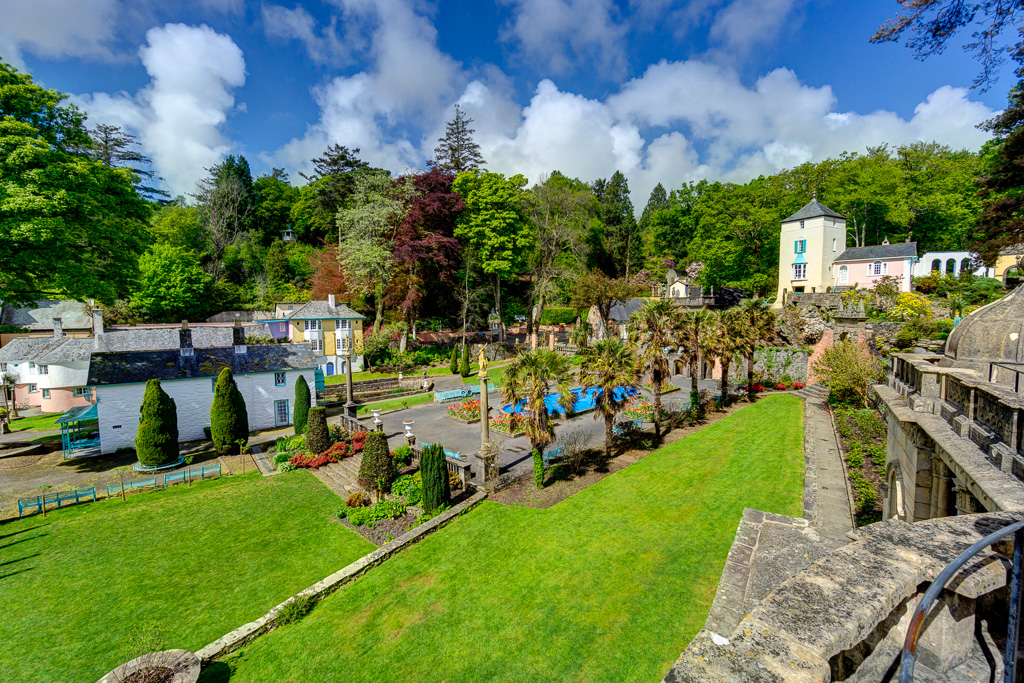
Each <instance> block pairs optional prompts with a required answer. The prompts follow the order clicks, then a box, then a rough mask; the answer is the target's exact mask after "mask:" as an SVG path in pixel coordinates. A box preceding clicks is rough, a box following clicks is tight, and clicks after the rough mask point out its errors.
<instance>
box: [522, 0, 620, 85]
mask: <svg viewBox="0 0 1024 683" xmlns="http://www.w3.org/2000/svg"><path fill="white" fill-rule="evenodd" d="M502 2H503V4H510V5H512V6H513V8H514V9H513V18H512V21H511V22H510V24H509V26H507V27H506V29H505V38H506V39H508V40H514V41H517V42H518V43H519V44H520V45H521V46H522V49H523V52H524V53H525V56H526V57H528V58H530V59H531V60H539V61H540V62H541V63H542V65H543V66H545V67H546V68H547V70H548V71H549V72H551V73H555V74H562V73H567V72H569V71H571V70H573V68H574V67H575V66H580V65H582V64H586V65H587V66H588V67H589V68H593V67H594V66H595V65H596V66H597V67H598V68H600V69H601V70H602V72H604V73H605V74H608V75H611V76H618V75H620V74H621V73H622V72H623V71H624V69H625V65H626V55H625V48H624V45H623V38H624V37H625V34H626V31H627V27H626V25H625V24H624V23H623V22H622V19H621V17H620V16H619V12H618V10H617V9H616V6H615V4H614V3H613V2H611V0H502Z"/></svg>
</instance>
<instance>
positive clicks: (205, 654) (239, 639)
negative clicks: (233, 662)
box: [196, 491, 488, 665]
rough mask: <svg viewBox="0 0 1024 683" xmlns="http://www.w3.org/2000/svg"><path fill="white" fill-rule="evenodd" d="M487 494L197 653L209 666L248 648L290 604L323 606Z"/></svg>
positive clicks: (479, 493)
mask: <svg viewBox="0 0 1024 683" xmlns="http://www.w3.org/2000/svg"><path fill="white" fill-rule="evenodd" d="M487 493H488V492H487V491H477V492H476V493H474V494H473V495H472V496H470V497H469V499H468V500H464V501H463V502H461V503H459V504H458V505H456V506H455V507H453V508H452V509H451V510H447V511H445V512H444V513H442V514H440V515H438V516H437V517H434V518H433V519H431V520H428V521H426V522H424V523H423V524H420V525H419V526H417V527H416V528H414V529H411V530H409V531H407V532H406V533H404V534H402V535H401V536H399V537H398V538H396V539H395V540H393V541H391V542H389V543H385V544H384V545H382V546H381V547H379V548H377V549H376V550H374V551H373V552H371V553H369V554H368V555H364V556H362V557H361V558H359V559H358V560H356V561H355V562H353V563H351V564H349V565H348V566H346V567H344V568H342V569H339V570H338V571H336V572H334V573H333V574H331V575H330V576H328V577H326V578H324V579H322V580H320V581H318V582H316V583H314V584H313V585H312V586H310V587H309V588H306V589H305V590H302V591H299V592H298V593H296V594H295V595H293V596H292V597H290V598H288V599H287V600H285V601H284V602H282V603H281V604H280V605H277V606H276V607H273V608H272V609H271V610H270V611H268V612H267V613H266V614H264V615H263V616H262V617H260V618H259V619H256V620H255V621H250V622H249V623H248V624H243V625H242V626H239V627H238V628H236V629H234V630H233V631H230V632H229V633H226V634H225V635H223V636H221V637H220V638H218V639H217V640H215V641H213V642H212V643H210V644H209V645H207V646H205V647H203V648H201V649H199V650H197V651H196V656H197V657H199V659H201V660H202V661H203V664H204V665H205V664H207V663H208V662H211V661H214V660H217V659H219V658H221V657H223V656H225V655H228V654H231V653H232V652H234V651H235V650H238V649H239V648H241V647H244V646H245V645H248V644H249V643H251V642H252V641H253V640H255V639H256V638H258V637H260V636H262V635H263V634H265V633H269V632H271V631H273V630H274V629H276V628H277V626H278V623H277V615H278V613H279V612H280V611H281V610H282V609H283V608H284V606H285V605H287V604H288V603H290V602H293V601H295V600H298V599H301V598H306V597H311V598H313V600H314V601H316V602H319V601H320V600H322V599H324V598H325V597H327V596H328V595H330V594H331V593H333V592H334V591H336V590H338V589H339V588H341V587H342V586H344V585H345V584H347V583H349V582H351V581H353V580H355V579H357V578H359V577H360V576H362V575H363V574H365V573H366V572H368V571H370V570H371V569H373V568H374V567H376V566H377V565H379V564H381V563H383V562H384V561H385V560H387V559H388V558H390V557H392V556H393V555H396V554H397V553H398V552H400V551H401V550H403V549H404V548H405V547H406V546H409V545H412V544H414V543H416V542H418V541H420V540H421V539H422V538H424V537H425V536H428V535H429V534H431V533H433V532H435V531H437V530H438V529H440V528H441V527H443V526H444V525H446V524H447V523H448V522H450V521H451V520H453V519H455V518H456V517H459V516H461V515H463V514H465V513H467V512H469V511H470V510H471V509H473V508H474V507H475V506H476V505H477V503H479V502H480V501H482V500H483V499H484V498H486V497H487Z"/></svg>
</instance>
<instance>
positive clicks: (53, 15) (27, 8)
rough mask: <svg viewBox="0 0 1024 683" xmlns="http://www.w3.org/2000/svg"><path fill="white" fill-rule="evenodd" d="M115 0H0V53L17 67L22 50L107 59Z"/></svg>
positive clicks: (45, 54)
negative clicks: (29, 0) (31, 0)
mask: <svg viewBox="0 0 1024 683" xmlns="http://www.w3.org/2000/svg"><path fill="white" fill-rule="evenodd" d="M118 9H119V3H118V0H35V1H34V2H25V1H24V0H0V17H2V19H0V57H2V58H3V59H4V61H7V62H10V63H12V64H14V65H15V66H18V67H19V68H23V67H24V53H25V52H32V53H33V54H37V55H39V56H41V57H47V58H59V57H67V56H76V57H91V58H100V59H108V58H110V57H111V56H112V54H113V53H112V51H111V48H110V42H111V41H112V40H113V38H114V24H115V20H116V18H117V11H118Z"/></svg>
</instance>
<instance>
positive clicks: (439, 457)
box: [420, 444, 451, 514]
mask: <svg viewBox="0 0 1024 683" xmlns="http://www.w3.org/2000/svg"><path fill="white" fill-rule="evenodd" d="M420 473H421V474H422V477H423V511H424V512H426V513H427V514H433V513H435V512H437V511H438V510H440V509H441V508H442V507H443V506H445V505H447V504H448V500H449V499H450V498H451V488H450V484H449V482H448V467H447V465H446V464H445V458H444V447H442V446H441V445H440V444H434V445H432V446H429V447H427V448H424V449H423V452H422V453H421V454H420Z"/></svg>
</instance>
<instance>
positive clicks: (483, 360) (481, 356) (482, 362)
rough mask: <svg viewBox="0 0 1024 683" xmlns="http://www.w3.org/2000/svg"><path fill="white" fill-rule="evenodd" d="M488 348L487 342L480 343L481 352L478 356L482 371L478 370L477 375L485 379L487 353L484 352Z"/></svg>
mask: <svg viewBox="0 0 1024 683" xmlns="http://www.w3.org/2000/svg"><path fill="white" fill-rule="evenodd" d="M486 349H487V345H486V344H481V345H480V352H479V353H478V354H477V356H476V362H477V365H479V366H480V371H479V372H477V377H479V378H481V379H483V378H484V377H487V355H486V354H485V353H484V351H485V350H486Z"/></svg>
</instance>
